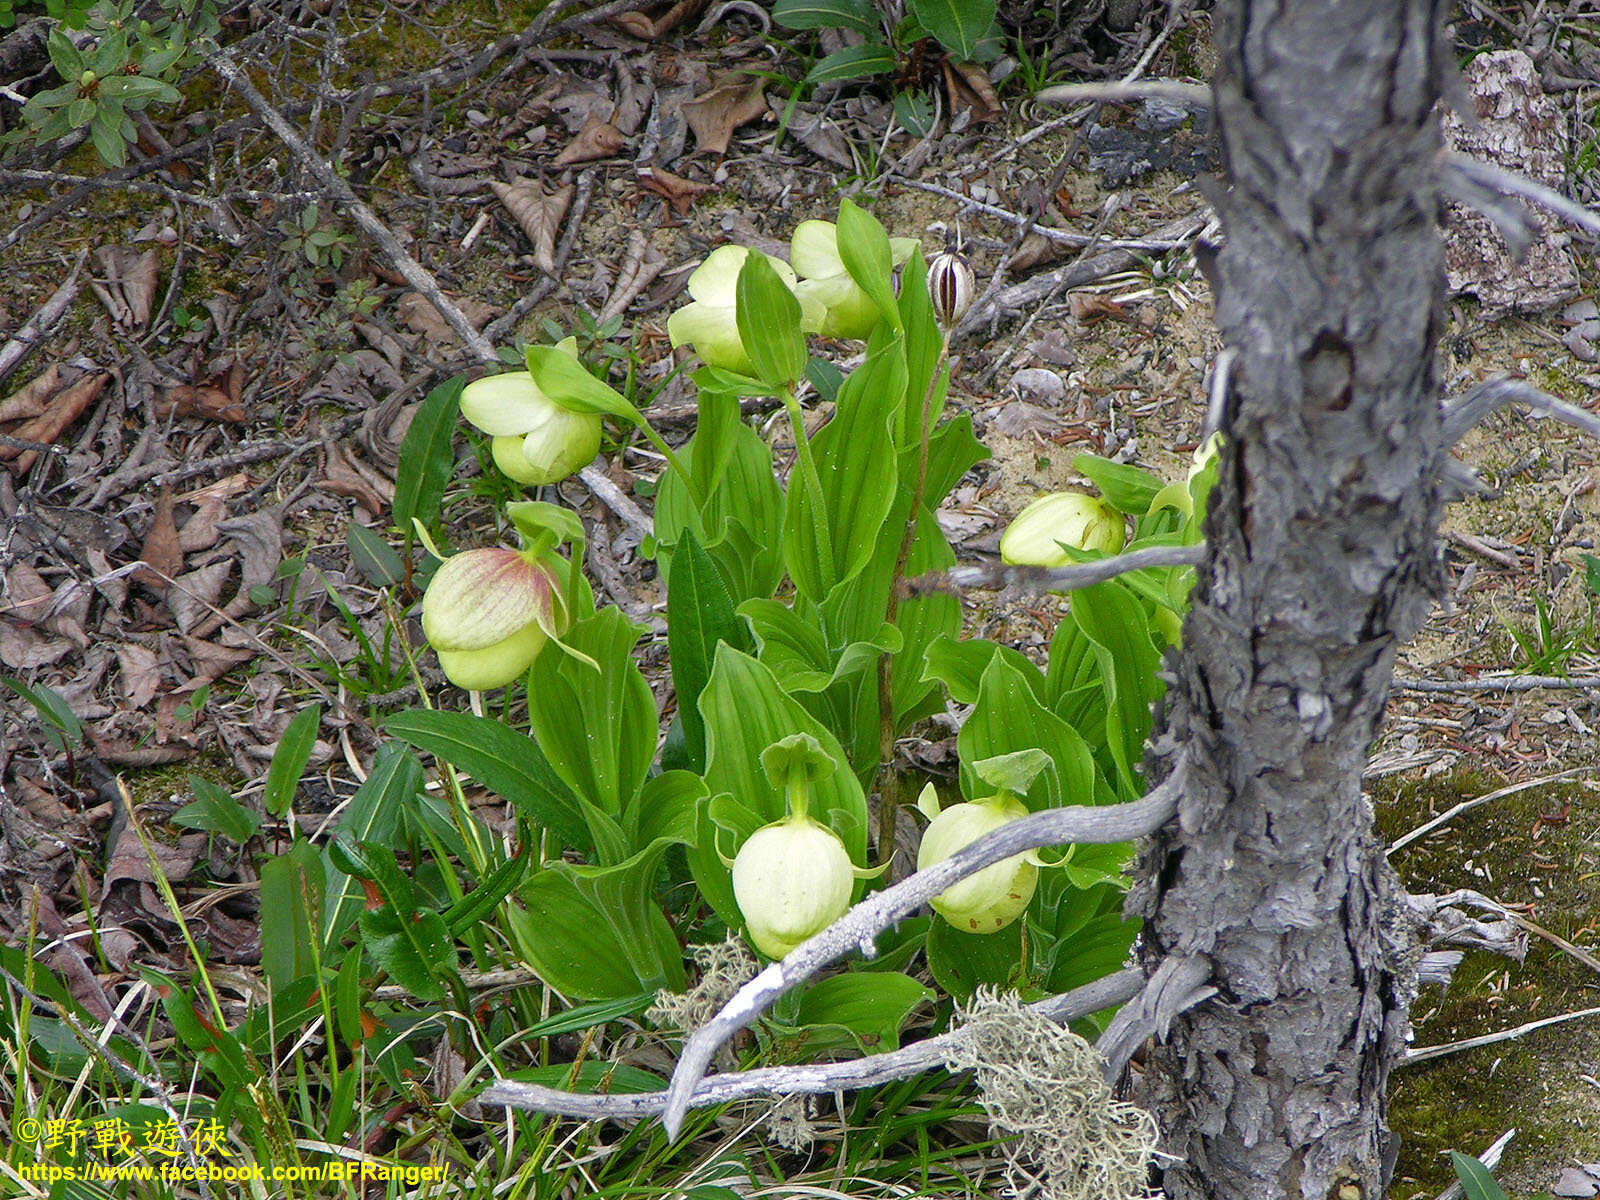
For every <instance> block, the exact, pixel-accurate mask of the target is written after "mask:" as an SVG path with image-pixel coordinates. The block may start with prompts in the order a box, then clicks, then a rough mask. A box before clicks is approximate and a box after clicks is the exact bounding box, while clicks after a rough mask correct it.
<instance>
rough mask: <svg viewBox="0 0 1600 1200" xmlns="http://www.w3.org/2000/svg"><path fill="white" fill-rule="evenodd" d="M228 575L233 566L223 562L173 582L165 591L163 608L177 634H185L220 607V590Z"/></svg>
mask: <svg viewBox="0 0 1600 1200" xmlns="http://www.w3.org/2000/svg"><path fill="white" fill-rule="evenodd" d="M231 574H233V562H232V560H231V559H226V558H225V559H223V560H222V561H221V562H214V563H207V564H206V565H205V566H203V567H199V568H197V569H196V570H193V571H190V572H189V573H188V574H187V575H180V576H178V577H177V578H175V579H174V580H173V584H172V586H171V587H170V588H168V589H167V608H168V610H169V611H170V612H171V613H172V619H173V620H174V621H175V622H177V625H178V630H179V632H180V633H188V632H189V630H191V629H193V628H194V627H195V626H196V625H198V624H199V623H200V622H201V621H202V620H203V619H204V618H205V617H207V616H209V615H210V614H211V610H212V609H214V608H217V607H219V606H220V604H221V602H222V589H223V588H224V587H225V586H227V583H228V576H229V575H231Z"/></svg>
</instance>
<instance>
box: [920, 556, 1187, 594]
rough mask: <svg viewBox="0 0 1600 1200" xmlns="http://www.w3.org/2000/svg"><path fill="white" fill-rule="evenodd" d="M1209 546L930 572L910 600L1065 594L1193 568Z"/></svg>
mask: <svg viewBox="0 0 1600 1200" xmlns="http://www.w3.org/2000/svg"><path fill="white" fill-rule="evenodd" d="M1205 553H1206V548H1205V546H1204V545H1203V544H1202V545H1198V546H1151V547H1150V548H1148V549H1146V550H1130V551H1128V552H1127V553H1126V554H1114V555H1112V556H1110V557H1109V558H1098V559H1095V561H1093V562H1086V563H1071V564H1069V565H1067V566H1065V567H1011V566H1007V565H1006V564H1004V563H983V564H981V565H978V566H968V567H951V568H950V569H949V570H948V571H930V572H929V573H928V574H926V575H918V576H916V577H915V578H913V579H908V580H906V582H905V585H904V586H905V592H906V595H907V596H913V597H914V596H924V595H927V594H928V593H929V592H955V591H956V590H957V589H959V588H1005V587H1016V588H1021V589H1022V590H1023V591H1028V592H1064V591H1072V590H1073V589H1075V588H1086V587H1092V586H1093V585H1095V584H1097V583H1104V582H1105V581H1106V580H1107V579H1115V578H1116V577H1117V576H1118V575H1126V574H1127V573H1128V572H1129V571H1143V570H1145V569H1147V568H1150V567H1192V566H1196V565H1198V564H1199V563H1200V562H1202V561H1204V559H1205Z"/></svg>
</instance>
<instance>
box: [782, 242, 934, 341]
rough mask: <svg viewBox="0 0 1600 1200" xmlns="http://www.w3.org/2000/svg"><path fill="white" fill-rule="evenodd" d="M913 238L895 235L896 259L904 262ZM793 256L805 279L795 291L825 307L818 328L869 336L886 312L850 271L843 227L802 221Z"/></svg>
mask: <svg viewBox="0 0 1600 1200" xmlns="http://www.w3.org/2000/svg"><path fill="white" fill-rule="evenodd" d="M916 244H917V243H916V240H915V239H913V238H890V239H889V249H890V252H891V254H892V255H893V261H894V265H895V266H897V267H899V266H904V265H905V262H906V260H907V259H909V258H910V257H911V251H912V250H913V249H915V247H916ZM789 261H790V263H792V264H793V266H794V269H795V273H796V274H797V275H799V276H800V284H799V286H798V287H796V288H795V295H797V296H799V297H800V302H801V304H802V306H804V305H805V304H806V303H807V302H811V303H812V304H813V305H814V306H815V308H816V309H818V310H820V312H821V320H820V322H819V323H818V325H817V326H816V332H817V333H820V334H822V336H823V337H834V338H865V337H866V336H867V335H868V334H870V333H871V332H872V330H873V327H874V326H876V325H877V323H878V318H879V316H880V315H881V314H880V313H879V312H878V306H877V305H876V304H874V303H873V302H872V298H871V297H870V296H868V295H867V293H866V292H864V291H862V290H861V287H860V285H858V284H857V283H856V281H855V280H854V279H852V278H851V276H850V271H849V269H848V268H846V267H845V265H844V259H843V258H842V257H840V255H839V227H838V226H837V225H835V224H834V223H833V222H832V221H802V222H800V224H799V225H798V226H796V227H795V231H794V237H793V238H791V239H790V242H789Z"/></svg>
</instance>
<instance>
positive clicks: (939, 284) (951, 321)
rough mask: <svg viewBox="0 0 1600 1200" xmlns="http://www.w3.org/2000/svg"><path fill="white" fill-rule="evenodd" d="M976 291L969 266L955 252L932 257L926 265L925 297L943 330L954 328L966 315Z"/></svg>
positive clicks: (946, 252)
mask: <svg viewBox="0 0 1600 1200" xmlns="http://www.w3.org/2000/svg"><path fill="white" fill-rule="evenodd" d="M977 290H978V284H977V280H976V279H975V278H974V277H973V274H972V267H971V266H969V265H968V263H967V260H966V259H965V258H964V257H963V256H962V255H960V254H958V253H956V252H955V251H954V250H945V251H942V252H941V253H939V254H935V255H934V256H933V259H932V260H931V261H930V262H929V263H928V296H929V297H930V298H931V299H932V301H933V315H934V316H935V317H937V318H938V321H939V324H941V325H943V326H944V327H945V328H946V329H951V328H954V326H955V324H956V322H957V321H959V320H961V318H962V317H963V316H965V315H966V311H967V309H969V308H971V307H972V300H973V297H974V296H975V295H976V294H977Z"/></svg>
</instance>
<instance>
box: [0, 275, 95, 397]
mask: <svg viewBox="0 0 1600 1200" xmlns="http://www.w3.org/2000/svg"><path fill="white" fill-rule="evenodd" d="M88 256H89V251H88V250H87V249H83V250H80V251H78V261H77V262H75V263H73V264H72V271H71V273H70V274H68V276H67V279H66V282H65V283H63V284H62V285H61V286H60V287H58V288H57V289H56V290H55V291H54V292H53V293H52V294H51V296H50V299H48V300H46V301H45V302H44V303H43V304H41V305H40V306H39V311H38V312H36V313H34V314H33V316H31V317H29V318H28V319H27V320H26V321H24V322H23V323H22V328H21V329H19V330H17V331H16V333H14V334H12V335H11V337H10V338H9V339H8V340H7V342H6V344H5V345H4V346H0V383H4V382H5V380H6V378H7V377H8V376H9V375H10V374H11V372H13V371H15V370H16V369H17V368H18V367H20V366H21V365H22V364H23V362H25V361H26V360H27V357H28V355H30V354H32V353H33V352H34V350H35V349H37V348H38V346H39V344H40V343H41V342H42V341H43V340H44V339H45V338H47V337H49V336H50V331H51V330H52V329H54V328H55V326H56V322H57V321H59V320H61V317H62V315H63V314H64V313H65V312H66V311H67V309H69V308H71V307H72V302H73V301H74V300H76V299H77V298H78V290H79V288H81V287H82V286H83V285H82V284H81V283H79V282H78V275H79V273H80V272H81V271H82V270H83V260H84V259H85V258H87V257H88Z"/></svg>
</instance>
